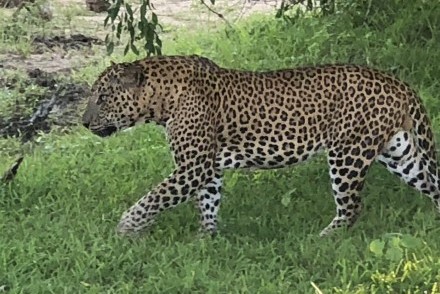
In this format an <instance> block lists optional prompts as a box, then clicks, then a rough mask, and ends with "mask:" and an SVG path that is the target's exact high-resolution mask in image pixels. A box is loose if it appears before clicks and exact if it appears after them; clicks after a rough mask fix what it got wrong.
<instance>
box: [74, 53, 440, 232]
mask: <svg viewBox="0 0 440 294" xmlns="http://www.w3.org/2000/svg"><path fill="white" fill-rule="evenodd" d="M91 93H92V94H91V95H90V98H89V99H88V102H87V106H86V110H85V112H84V114H83V117H82V123H83V125H84V127H86V128H87V129H89V130H90V131H91V132H92V133H93V134H95V135H97V136H100V137H107V136H110V135H112V134H114V133H116V132H119V131H121V130H125V129H128V128H131V127H133V126H135V125H138V124H143V123H149V122H153V123H156V124H158V125H161V126H163V127H165V132H166V136H167V140H168V142H169V146H170V150H171V153H172V157H173V159H174V166H175V168H174V170H173V172H172V173H171V174H170V175H169V176H168V177H167V178H166V179H164V180H163V181H162V182H160V183H159V184H158V185H157V186H155V187H154V188H152V189H151V190H150V191H149V192H148V193H146V194H145V195H144V196H143V197H142V198H140V199H139V200H138V201H137V202H136V203H135V204H134V205H132V206H131V207H130V208H129V209H128V210H126V211H125V212H124V213H123V214H122V217H121V219H120V222H119V224H118V225H117V228H116V231H117V232H118V234H120V235H122V236H126V235H137V234H139V233H140V232H142V231H144V230H146V229H147V228H150V227H151V226H152V225H153V223H154V222H155V221H156V219H157V217H158V215H159V214H161V213H162V212H163V211H165V210H169V209H171V208H174V207H176V206H178V205H180V204H182V203H185V202H188V201H189V200H192V201H193V203H194V204H195V206H196V207H197V209H198V211H199V215H200V228H201V230H202V232H204V233H207V234H208V235H212V236H215V235H216V234H217V231H218V230H217V223H218V214H219V208H220V202H221V198H222V184H223V174H224V172H225V171H227V170H230V169H250V170H255V169H260V170H270V169H278V168H284V167H290V166H294V165H296V164H299V163H301V162H304V161H305V160H307V159H309V158H310V157H311V156H312V155H315V154H319V153H323V154H324V155H325V156H326V158H327V163H328V167H329V175H330V182H331V183H330V184H331V191H332V193H333V196H334V202H335V205H336V214H335V216H334V218H333V219H332V220H331V222H330V224H328V225H327V226H326V227H325V228H324V229H323V230H322V231H321V233H320V234H319V235H320V236H326V235H329V234H330V233H333V232H334V231H336V230H337V229H339V228H351V227H352V226H353V224H354V223H355V222H356V220H357V219H358V217H359V215H360V213H361V211H362V207H363V205H362V199H361V196H360V192H361V191H362V189H363V186H364V182H365V177H366V175H367V172H368V171H369V169H370V167H371V165H372V164H373V163H374V162H379V163H380V164H381V165H383V166H384V167H385V168H386V169H387V170H388V171H390V172H391V173H392V174H395V175H397V176H398V177H399V178H400V179H401V180H402V181H403V182H405V183H406V184H408V185H409V186H411V187H413V188H415V189H416V190H417V191H419V192H421V193H422V194H424V195H426V196H427V197H428V198H429V199H431V201H432V202H433V203H434V205H435V207H436V209H437V210H440V190H439V170H438V168H437V157H436V149H435V140H434V135H433V128H432V125H431V122H430V119H429V117H428V113H427V111H426V108H425V107H424V105H423V103H422V99H421V98H420V96H419V95H417V93H416V91H415V90H413V89H412V88H411V87H410V86H409V85H408V84H407V83H405V82H403V81H401V80H400V79H398V78H397V77H396V76H395V75H393V74H388V73H386V72H385V71H381V70H378V69H374V68H372V67H369V66H364V65H355V64H323V65H310V66H308V65H307V66H301V67H292V68H287V69H278V70H270V71H246V70H239V69H228V68H225V67H222V66H219V65H218V64H217V63H215V62H214V61H212V60H210V59H208V58H206V57H202V56H198V55H186V56H183V55H175V56H151V57H146V58H143V59H139V60H136V61H132V62H120V63H114V62H112V63H111V65H109V66H108V67H107V68H106V69H105V70H104V71H103V72H102V73H101V74H100V75H99V76H98V77H97V79H96V81H95V82H94V83H93V85H92V87H91Z"/></svg>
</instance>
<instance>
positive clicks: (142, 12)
mask: <svg viewBox="0 0 440 294" xmlns="http://www.w3.org/2000/svg"><path fill="white" fill-rule="evenodd" d="M145 15H147V4H146V3H145V2H142V5H141V21H142V20H143V19H145Z"/></svg>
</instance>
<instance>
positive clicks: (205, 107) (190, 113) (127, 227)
mask: <svg viewBox="0 0 440 294" xmlns="http://www.w3.org/2000/svg"><path fill="white" fill-rule="evenodd" d="M180 102H181V105H179V111H178V112H177V113H175V115H174V116H173V117H172V118H171V119H169V122H168V123H167V135H168V139H169V142H170V145H171V149H172V151H173V152H174V158H175V162H176V165H177V168H176V170H175V171H174V172H173V173H172V174H171V175H170V176H169V177H168V178H167V179H166V180H164V181H163V182H162V183H160V184H159V185H158V186H157V187H155V188H154V189H153V190H152V191H151V192H149V193H148V194H147V195H145V196H144V197H142V198H141V199H140V200H139V201H138V202H137V203H136V204H135V205H133V206H132V207H131V208H130V209H128V210H127V211H126V212H125V213H124V214H123V216H122V219H121V221H120V223H119V225H118V228H117V231H118V232H119V233H121V234H128V233H135V232H138V231H140V230H141V229H143V228H145V227H147V226H149V225H151V224H152V223H153V221H154V219H155V217H156V216H157V215H158V214H159V213H160V212H162V211H164V210H165V209H168V208H173V207H175V206H177V205H178V204H180V203H183V202H185V201H187V200H188V199H189V198H190V197H191V196H193V195H194V194H196V193H197V192H199V191H201V190H202V189H207V191H211V190H212V189H213V188H212V185H213V184H212V183H214V184H216V182H215V179H216V178H218V176H219V171H217V170H216V169H215V167H214V162H215V156H216V153H217V151H216V141H215V120H214V119H215V116H214V113H213V109H214V108H213V107H212V106H210V105H209V104H204V103H200V99H199V98H198V97H182V98H181V100H180ZM216 185H217V184H216ZM217 186H220V184H218V185H217ZM217 186H216V192H215V193H211V194H214V196H217V194H218V193H220V191H219V187H218V188H217ZM217 190H218V192H217ZM207 200H208V199H207ZM209 201H212V199H209ZM204 202H205V200H202V203H204ZM204 204H205V205H207V203H204ZM216 204H217V206H218V203H216V202H215V199H214V203H213V205H214V206H216ZM209 205H210V209H211V204H209ZM208 218H209V216H208ZM207 226H208V227H209V229H210V230H212V231H214V228H213V227H212V226H211V225H209V224H207Z"/></svg>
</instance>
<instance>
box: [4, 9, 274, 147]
mask: <svg viewBox="0 0 440 294" xmlns="http://www.w3.org/2000/svg"><path fill="white" fill-rule="evenodd" d="M206 2H208V3H209V0H207V1H206ZM278 2H279V1H275V0H267V1H248V0H232V1H227V0H217V1H216V4H215V6H212V9H214V10H215V12H216V13H217V14H221V15H223V17H224V19H222V18H220V17H219V16H218V15H217V14H215V13H213V12H212V11H209V9H208V8H207V7H205V6H203V5H202V4H201V3H200V1H188V0H171V1H169V0H168V1H166V0H155V1H153V3H154V10H155V13H156V14H157V15H158V17H159V21H160V22H161V23H162V24H163V25H164V27H165V28H166V30H168V31H172V30H173V29H175V28H179V29H184V30H185V29H188V30H199V29H206V28H212V29H215V26H216V25H218V24H219V23H220V22H227V23H229V24H231V25H233V24H234V23H235V22H236V21H238V20H240V19H242V18H243V17H246V16H249V15H250V14H252V13H255V12H273V11H275V9H276V7H277V6H278V5H279V3H278ZM52 7H53V14H54V19H53V20H52V22H54V23H52V24H51V26H52V29H51V31H50V32H49V33H48V34H46V35H44V36H39V35H36V36H34V37H33V41H32V45H31V51H30V53H28V54H25V55H23V54H19V53H15V52H3V53H0V72H1V71H4V70H8V71H15V70H17V71H20V72H25V73H26V75H27V77H26V81H25V83H24V85H23V84H20V83H17V81H14V79H8V78H5V77H4V76H3V75H0V88H3V89H4V90H14V89H15V90H16V91H18V92H19V93H20V92H23V91H24V89H22V88H23V87H26V86H27V85H30V84H33V85H37V86H39V87H41V88H43V89H44V91H43V94H37V95H35V94H31V95H30V96H29V97H28V96H26V95H25V97H22V98H24V99H22V100H24V101H25V103H26V101H28V103H29V105H22V104H17V105H15V108H14V111H13V113H7V114H5V113H2V112H0V137H10V136H14V137H20V138H21V140H22V141H23V142H26V141H29V140H32V139H33V138H34V136H35V135H37V134H38V132H41V131H43V132H47V131H49V130H51V129H52V128H53V127H54V126H58V127H69V126H71V125H75V124H77V123H78V121H79V117H80V116H79V115H78V112H79V111H78V110H79V108H81V105H83V104H84V100H85V98H87V96H88V91H89V90H88V85H85V84H79V83H78V82H74V81H73V80H72V79H70V78H69V75H70V73H71V71H72V70H74V69H79V68H81V67H83V66H84V65H85V64H88V63H90V62H93V60H96V59H97V56H99V54H105V49H104V48H105V47H104V42H103V40H104V38H105V35H106V34H107V33H108V32H109V31H108V29H106V28H104V27H103V23H104V19H105V17H106V15H107V14H106V13H100V14H97V13H93V12H90V11H87V9H86V5H85V1H81V0H56V1H55V2H53V3H52ZM72 11H73V12H74V13H72ZM12 12H13V10H9V11H8V13H9V14H10V15H11V14H12ZM20 13H26V11H25V10H23V11H21V12H20ZM66 17H70V18H71V20H70V22H67V21H65V18H66ZM60 20H61V21H60ZM166 37H167V34H166V33H165V34H164V35H163V36H162V38H166ZM20 87H22V88H20ZM17 100H18V99H17ZM29 108H32V110H31V111H29Z"/></svg>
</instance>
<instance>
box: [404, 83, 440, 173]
mask: <svg viewBox="0 0 440 294" xmlns="http://www.w3.org/2000/svg"><path fill="white" fill-rule="evenodd" d="M408 114H409V117H410V120H411V121H410V124H411V129H412V133H413V135H414V137H415V141H416V144H417V147H418V149H419V151H420V152H421V153H422V154H424V155H426V156H424V157H425V160H427V161H429V162H431V161H433V163H434V165H435V169H436V163H437V151H436V147H435V138H434V132H433V129H432V126H431V121H430V120H429V117H428V113H427V111H426V109H425V107H424V106H423V103H422V100H421V99H420V96H418V95H417V94H416V93H415V92H414V91H412V95H411V97H410V100H409V111H408ZM431 168H433V169H434V166H432V167H431ZM432 172H434V170H432ZM435 174H437V171H436V172H435Z"/></svg>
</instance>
